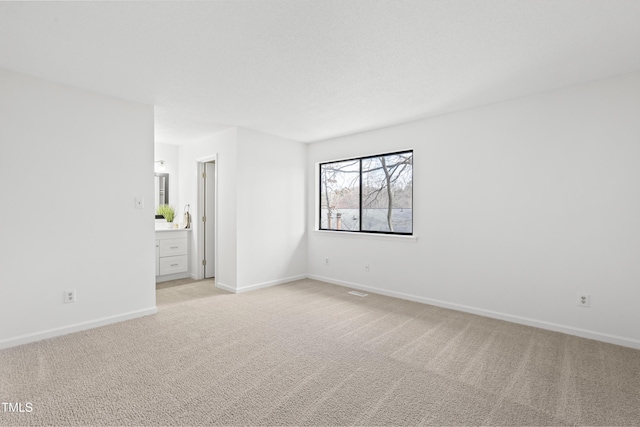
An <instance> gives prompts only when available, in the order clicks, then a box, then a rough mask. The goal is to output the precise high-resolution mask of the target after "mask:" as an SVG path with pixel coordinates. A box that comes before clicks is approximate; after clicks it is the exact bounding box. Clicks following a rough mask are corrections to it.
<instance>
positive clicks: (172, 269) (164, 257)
mask: <svg viewBox="0 0 640 427" xmlns="http://www.w3.org/2000/svg"><path fill="white" fill-rule="evenodd" d="M189 237H190V230H185V229H167V230H156V282H165V281H167V280H175V279H183V278H185V277H189Z"/></svg>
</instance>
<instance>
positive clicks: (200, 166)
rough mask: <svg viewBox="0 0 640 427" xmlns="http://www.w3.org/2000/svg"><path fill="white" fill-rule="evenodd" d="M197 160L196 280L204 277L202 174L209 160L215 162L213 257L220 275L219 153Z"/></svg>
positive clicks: (216, 272) (194, 221)
mask: <svg viewBox="0 0 640 427" xmlns="http://www.w3.org/2000/svg"><path fill="white" fill-rule="evenodd" d="M196 162H197V167H196V169H197V171H198V173H197V176H196V180H197V187H196V188H197V189H198V209H197V212H196V214H197V216H196V217H195V218H193V219H192V222H193V224H194V225H196V227H195V232H196V233H197V236H196V241H197V245H196V266H197V268H196V280H202V279H204V268H202V260H203V259H204V227H202V226H201V225H202V217H203V216H204V180H203V179H202V174H203V173H204V164H205V163H209V162H214V163H215V167H214V203H215V207H214V214H213V217H214V218H213V229H214V236H213V240H214V243H213V251H214V254H213V257H214V266H213V268H214V270H213V271H214V272H215V276H216V278H217V277H218V273H219V271H218V265H219V264H218V153H216V154H212V155H210V156H204V157H198V158H197V159H196Z"/></svg>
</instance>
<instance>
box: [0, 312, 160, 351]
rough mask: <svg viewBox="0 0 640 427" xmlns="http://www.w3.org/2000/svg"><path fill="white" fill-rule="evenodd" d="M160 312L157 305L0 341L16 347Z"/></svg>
mask: <svg viewBox="0 0 640 427" xmlns="http://www.w3.org/2000/svg"><path fill="white" fill-rule="evenodd" d="M157 312H158V308H157V307H152V308H146V309H144V310H136V311H130V312H129V313H124V314H118V315H115V316H108V317H102V318H100V319H96V320H90V321H88V322H81V323H76V324H73V325H69V326H62V327H60V328H54V329H48V330H45V331H41V332H36V333H33V334H26V335H21V336H18V337H14V338H9V339H6V340H3V341H0V349H3V348H9V347H15V346H18V345H22V344H27V343H30V342H35V341H40V340H44V339H47V338H54V337H59V336H61V335H67V334H71V333H74V332H80V331H85V330H87V329H93V328H98V327H100V326H106V325H110V324H112V323H119V322H124V321H125V320H131V319H136V318H138V317H143V316H149V315H152V314H156V313H157Z"/></svg>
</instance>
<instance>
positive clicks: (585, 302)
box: [578, 294, 591, 308]
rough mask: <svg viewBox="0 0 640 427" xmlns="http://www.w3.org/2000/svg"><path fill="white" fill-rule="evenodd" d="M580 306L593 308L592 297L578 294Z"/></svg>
mask: <svg viewBox="0 0 640 427" xmlns="http://www.w3.org/2000/svg"><path fill="white" fill-rule="evenodd" d="M578 305H579V306H580V307H586V308H589V307H591V295H589V294H578Z"/></svg>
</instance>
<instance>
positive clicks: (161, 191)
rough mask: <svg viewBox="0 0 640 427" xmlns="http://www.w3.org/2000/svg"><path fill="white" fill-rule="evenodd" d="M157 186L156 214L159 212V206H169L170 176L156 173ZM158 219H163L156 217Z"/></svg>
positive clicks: (159, 216)
mask: <svg viewBox="0 0 640 427" xmlns="http://www.w3.org/2000/svg"><path fill="white" fill-rule="evenodd" d="M155 185H156V186H155V195H156V204H155V209H154V211H153V212H154V213H155V212H157V211H158V206H160V205H168V204H169V174H168V173H156V174H155ZM156 218H162V215H156Z"/></svg>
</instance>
